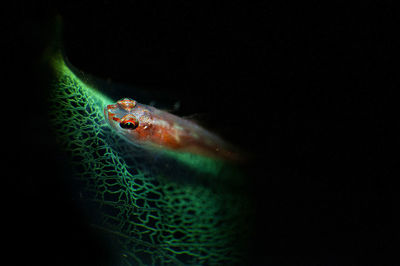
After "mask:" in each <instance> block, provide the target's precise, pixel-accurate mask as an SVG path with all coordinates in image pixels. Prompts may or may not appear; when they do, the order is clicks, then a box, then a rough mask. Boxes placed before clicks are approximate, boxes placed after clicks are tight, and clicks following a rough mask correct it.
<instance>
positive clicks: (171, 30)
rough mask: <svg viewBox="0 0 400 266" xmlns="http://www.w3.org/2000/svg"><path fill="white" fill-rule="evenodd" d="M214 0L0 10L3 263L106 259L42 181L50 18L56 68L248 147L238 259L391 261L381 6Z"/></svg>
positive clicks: (390, 55)
mask: <svg viewBox="0 0 400 266" xmlns="http://www.w3.org/2000/svg"><path fill="white" fill-rule="evenodd" d="M217 2H218V1H215V3H205V2H188V1H174V2H173V3H168V1H163V2H157V3H156V2H152V1H124V2H123V3H119V4H116V3H113V2H112V1H102V2H98V3H96V4H89V3H74V4H73V3H67V2H65V3H61V2H59V3H58V4H50V3H47V4H43V3H42V4H40V5H39V4H33V3H31V4H25V3H19V4H17V5H15V6H13V8H10V9H8V8H6V9H5V11H6V12H7V13H8V14H7V16H5V18H6V20H5V21H6V22H5V24H4V25H7V26H10V27H7V28H9V29H10V30H9V32H8V31H7V34H5V35H4V38H3V44H5V46H6V49H4V50H3V59H5V60H3V61H4V62H6V63H7V69H8V70H9V72H10V74H7V77H9V78H10V81H11V82H10V83H9V84H10V85H9V86H5V87H3V92H4V94H3V95H4V96H5V97H6V98H3V101H4V102H5V103H6V105H5V107H4V109H5V110H3V116H4V117H5V118H4V119H5V120H4V122H3V126H4V131H5V132H6V133H7V134H6V135H7V137H5V143H4V144H5V146H7V147H10V149H9V150H8V149H7V150H6V157H7V160H6V161H5V162H6V166H8V168H6V169H9V170H7V171H6V170H5V171H4V173H5V175H4V179H6V180H7V181H9V182H6V183H5V184H6V185H5V186H4V190H5V193H4V195H5V196H6V197H5V200H4V201H3V206H4V211H3V214H4V218H3V219H4V220H6V221H10V222H9V226H8V223H7V226H5V227H3V228H4V230H5V231H6V233H7V235H10V237H9V238H6V239H7V242H8V243H9V246H10V249H11V251H12V252H9V254H11V257H12V258H13V261H14V263H15V264H17V263H18V262H21V260H22V261H23V262H25V261H26V262H34V263H40V264H51V265H58V264H61V265H64V264H71V263H72V264H78V262H79V263H81V264H82V265H86V264H90V263H93V264H96V263H100V262H101V261H103V262H107V256H108V255H107V251H106V249H105V248H104V247H103V246H102V245H100V244H98V241H97V239H96V237H95V236H94V235H92V232H91V230H90V228H88V226H87V225H86V224H85V222H84V221H82V220H81V219H80V218H79V217H81V214H80V212H79V210H78V209H76V207H74V204H73V203H71V202H69V201H68V196H66V195H67V194H66V192H65V191H64V190H63V188H62V187H63V184H62V183H61V181H58V179H57V177H58V175H59V174H60V172H63V171H64V170H65V169H64V168H63V167H65V166H63V161H62V157H60V155H59V152H58V149H57V147H55V144H54V142H53V140H52V136H51V134H50V133H49V127H48V125H47V118H46V106H45V104H46V102H45V100H44V99H45V96H46V94H47V88H46V87H45V86H43V82H42V80H41V78H40V74H41V73H40V68H38V67H37V65H38V60H39V59H40V55H41V52H42V51H43V49H44V47H45V46H46V41H47V37H46V34H47V31H46V28H47V27H48V25H49V23H50V22H51V19H52V18H53V17H54V16H55V15H56V14H60V15H61V17H62V19H63V25H64V45H65V51H66V55H67V57H68V59H69V61H70V62H71V64H72V65H74V66H75V67H77V68H78V69H80V70H83V71H85V72H87V73H90V74H92V75H93V76H96V77H99V78H102V79H105V80H107V79H109V80H111V81H113V82H117V83H121V84H128V85H130V86H134V87H138V88H142V89H145V90H146V91H147V92H148V94H149V95H150V96H149V97H151V95H152V94H157V93H162V94H165V95H167V96H168V97H170V98H171V102H174V101H175V100H179V101H180V103H181V109H180V110H179V111H178V114H180V115H192V114H199V115H201V116H202V117H203V118H204V120H205V121H206V122H205V123H206V124H207V125H208V127H209V128H211V129H212V130H213V131H215V132H218V133H219V134H220V135H221V136H223V138H225V139H227V140H229V141H230V142H232V143H234V144H236V145H237V146H238V147H240V148H241V149H243V150H244V151H246V152H248V153H250V154H253V157H252V161H251V163H250V168H251V175H250V177H249V184H250V191H251V194H252V195H253V199H254V201H255V202H256V206H257V215H256V217H255V218H256V222H255V224H250V225H249V226H252V227H254V228H256V233H257V234H256V235H255V236H254V237H253V238H252V241H251V242H252V246H251V250H252V253H251V256H250V260H251V262H252V264H256V265H258V264H267V265H298V264H303V265H314V264H318V265H336V264H340V265H342V264H362V265H365V264H369V265H370V264H373V265H375V264H376V265H378V264H379V265H381V264H382V263H388V262H390V263H393V264H399V263H400V262H399V259H398V257H397V252H398V250H399V248H400V244H399V243H400V242H399V240H400V239H399V229H398V228H399V227H398V226H399V224H400V223H399V222H400V220H399V217H398V203H399V201H398V196H397V195H398V182H397V178H398V175H396V174H397V173H396V172H395V171H394V170H395V169H396V167H395V166H396V165H395V162H397V160H396V159H397V156H396V154H397V152H396V149H395V145H396V144H398V140H395V139H394V138H391V136H395V137H396V138H397V139H398V135H397V136H396V134H395V132H396V130H398V115H397V114H398V113H399V112H398V104H396V101H395V98H394V97H395V96H394V91H395V89H396V88H398V87H399V78H398V68H397V66H398V60H397V59H396V58H395V56H394V55H395V52H396V50H397V49H398V47H400V45H399V39H398V36H399V34H398V27H396V22H397V20H396V17H397V16H398V15H397V14H398V13H397V10H395V9H394V8H393V4H391V3H390V2H386V3H378V2H372V1H371V2H368V1H362V2H361V1H360V3H358V4H356V3H353V4H352V5H351V6H350V5H349V4H347V3H346V2H342V3H340V2H335V3H334V4H333V3H331V4H327V3H325V4H321V3H319V2H317V1H309V2H307V3H303V2H300V1H299V2H295V3H291V2H285V1H273V2H266V1H264V2H263V3H254V4H250V3H247V2H245V1H242V2H240V1H230V2H229V3H226V4H223V3H217ZM7 77H5V78H6V80H7ZM115 93H116V94H125V93H129V91H124V89H121V90H120V91H117V92H115ZM121 96H131V97H134V96H133V95H121ZM8 135H9V136H8ZM8 143H10V144H11V146H10V145H7V144H8ZM392 152H393V153H392ZM9 159H10V160H9Z"/></svg>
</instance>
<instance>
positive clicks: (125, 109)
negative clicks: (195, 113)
mask: <svg viewBox="0 0 400 266" xmlns="http://www.w3.org/2000/svg"><path fill="white" fill-rule="evenodd" d="M104 115H105V117H106V120H107V121H108V123H109V124H110V125H111V127H112V128H114V129H115V130H116V131H117V132H119V133H120V134H121V135H123V136H124V137H125V138H126V139H128V141H130V142H133V143H134V144H136V145H148V146H151V147H156V148H160V149H170V150H175V151H179V152H190V153H194V154H199V155H203V156H208V157H214V158H220V159H224V160H228V161H237V160H240V158H239V156H238V154H237V153H236V152H233V149H232V147H231V146H230V145H228V144H226V143H225V142H224V141H222V140H221V139H220V138H219V137H217V136H216V135H214V134H212V133H210V132H208V131H207V130H205V129H203V128H202V127H200V126H199V125H197V124H195V123H194V122H192V121H189V120H186V119H183V118H180V117H178V116H175V115H173V114H170V113H168V112H165V111H161V110H158V109H157V108H155V107H152V106H149V105H145V104H140V103H138V102H136V101H135V100H132V99H129V98H124V99H121V100H119V101H118V102H117V103H115V104H110V105H107V106H106V107H105V108H104Z"/></svg>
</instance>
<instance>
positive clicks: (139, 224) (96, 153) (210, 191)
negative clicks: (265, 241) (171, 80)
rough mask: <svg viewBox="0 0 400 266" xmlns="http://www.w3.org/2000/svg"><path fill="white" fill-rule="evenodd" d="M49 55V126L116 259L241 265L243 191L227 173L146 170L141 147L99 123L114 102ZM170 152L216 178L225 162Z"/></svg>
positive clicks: (94, 222) (244, 231)
mask: <svg viewBox="0 0 400 266" xmlns="http://www.w3.org/2000/svg"><path fill="white" fill-rule="evenodd" d="M47 58H48V59H47V62H49V63H50V67H51V69H52V71H53V82H52V91H51V95H50V105H51V111H50V112H51V117H52V121H51V122H52V125H53V128H54V132H55V134H56V137H57V140H58V141H59V143H60V145H61V146H62V147H63V148H64V149H65V151H66V152H67V153H68V155H69V157H70V158H71V161H72V165H71V167H72V169H73V173H74V174H73V177H72V179H73V180H70V181H71V182H73V184H75V185H74V187H76V191H75V194H76V195H78V196H77V197H79V200H80V202H82V206H85V208H87V209H90V210H92V211H94V212H95V213H96V214H95V216H96V217H94V218H93V219H92V222H91V223H92V225H93V227H94V228H96V229H98V231H99V233H101V234H104V235H106V236H107V237H109V239H110V242H111V243H112V246H114V247H115V248H116V250H117V251H116V253H117V254H116V255H115V256H116V260H117V261H116V262H115V264H114V265H187V264H209V265H232V264H240V263H241V262H242V259H243V257H244V256H245V252H244V250H243V248H242V242H243V240H244V239H245V236H246V235H247V234H248V233H247V230H249V229H248V225H247V224H246V223H245V219H246V217H247V214H246V213H247V210H248V205H247V200H246V196H245V194H244V193H242V192H241V191H240V190H238V189H233V188H232V186H231V185H230V184H229V177H227V178H226V180H224V182H226V186H223V185H221V184H220V183H219V184H218V185H217V184H215V185H213V184H212V182H211V184H207V185H205V184H191V183H181V182H172V181H170V180H169V179H168V178H159V177H156V176H151V175H150V174H149V173H150V171H148V169H146V166H145V165H144V164H143V158H141V157H140V156H141V155H140V152H136V153H132V152H131V151H132V149H133V148H132V147H130V148H127V147H126V142H125V141H124V140H122V139H121V137H120V136H119V135H118V134H117V133H115V132H114V131H113V130H112V129H111V128H110V127H109V126H108V125H107V123H106V122H105V121H104V117H103V108H104V106H105V105H106V104H110V103H112V102H113V101H112V100H111V99H110V98H108V97H107V96H105V95H104V94H102V93H100V92H99V91H98V90H97V89H96V88H94V87H92V86H89V85H87V82H84V81H82V80H81V79H79V78H78V77H77V76H76V75H75V74H74V73H73V72H72V71H71V70H70V69H69V68H68V66H67V65H66V64H65V62H64V60H63V58H62V56H61V54H60V53H50V54H47ZM127 96H131V97H134V95H127ZM166 155H168V154H166ZM171 156H175V157H176V159H177V160H178V161H180V162H182V164H184V165H186V166H189V167H192V168H194V169H198V170H199V173H202V171H204V173H207V174H209V173H212V174H213V175H214V176H217V175H218V172H219V171H220V169H221V167H222V165H221V162H215V161H213V160H211V159H205V160H203V159H202V158H200V157H193V156H189V155H187V154H176V153H174V154H171ZM207 167H208V168H207ZM176 171H179V169H176ZM200 175H201V174H200ZM188 178H189V177H188ZM205 178H207V176H205Z"/></svg>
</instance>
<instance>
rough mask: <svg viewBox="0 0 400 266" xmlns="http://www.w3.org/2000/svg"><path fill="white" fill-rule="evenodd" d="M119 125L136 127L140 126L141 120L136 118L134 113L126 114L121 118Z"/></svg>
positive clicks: (127, 127) (129, 127)
mask: <svg viewBox="0 0 400 266" xmlns="http://www.w3.org/2000/svg"><path fill="white" fill-rule="evenodd" d="M119 126H120V127H121V128H123V129H131V130H133V129H135V128H137V127H138V126H139V121H138V120H137V119H136V117H135V116H134V115H131V114H129V115H126V116H124V117H123V118H122V119H121V122H120V123H119Z"/></svg>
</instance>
